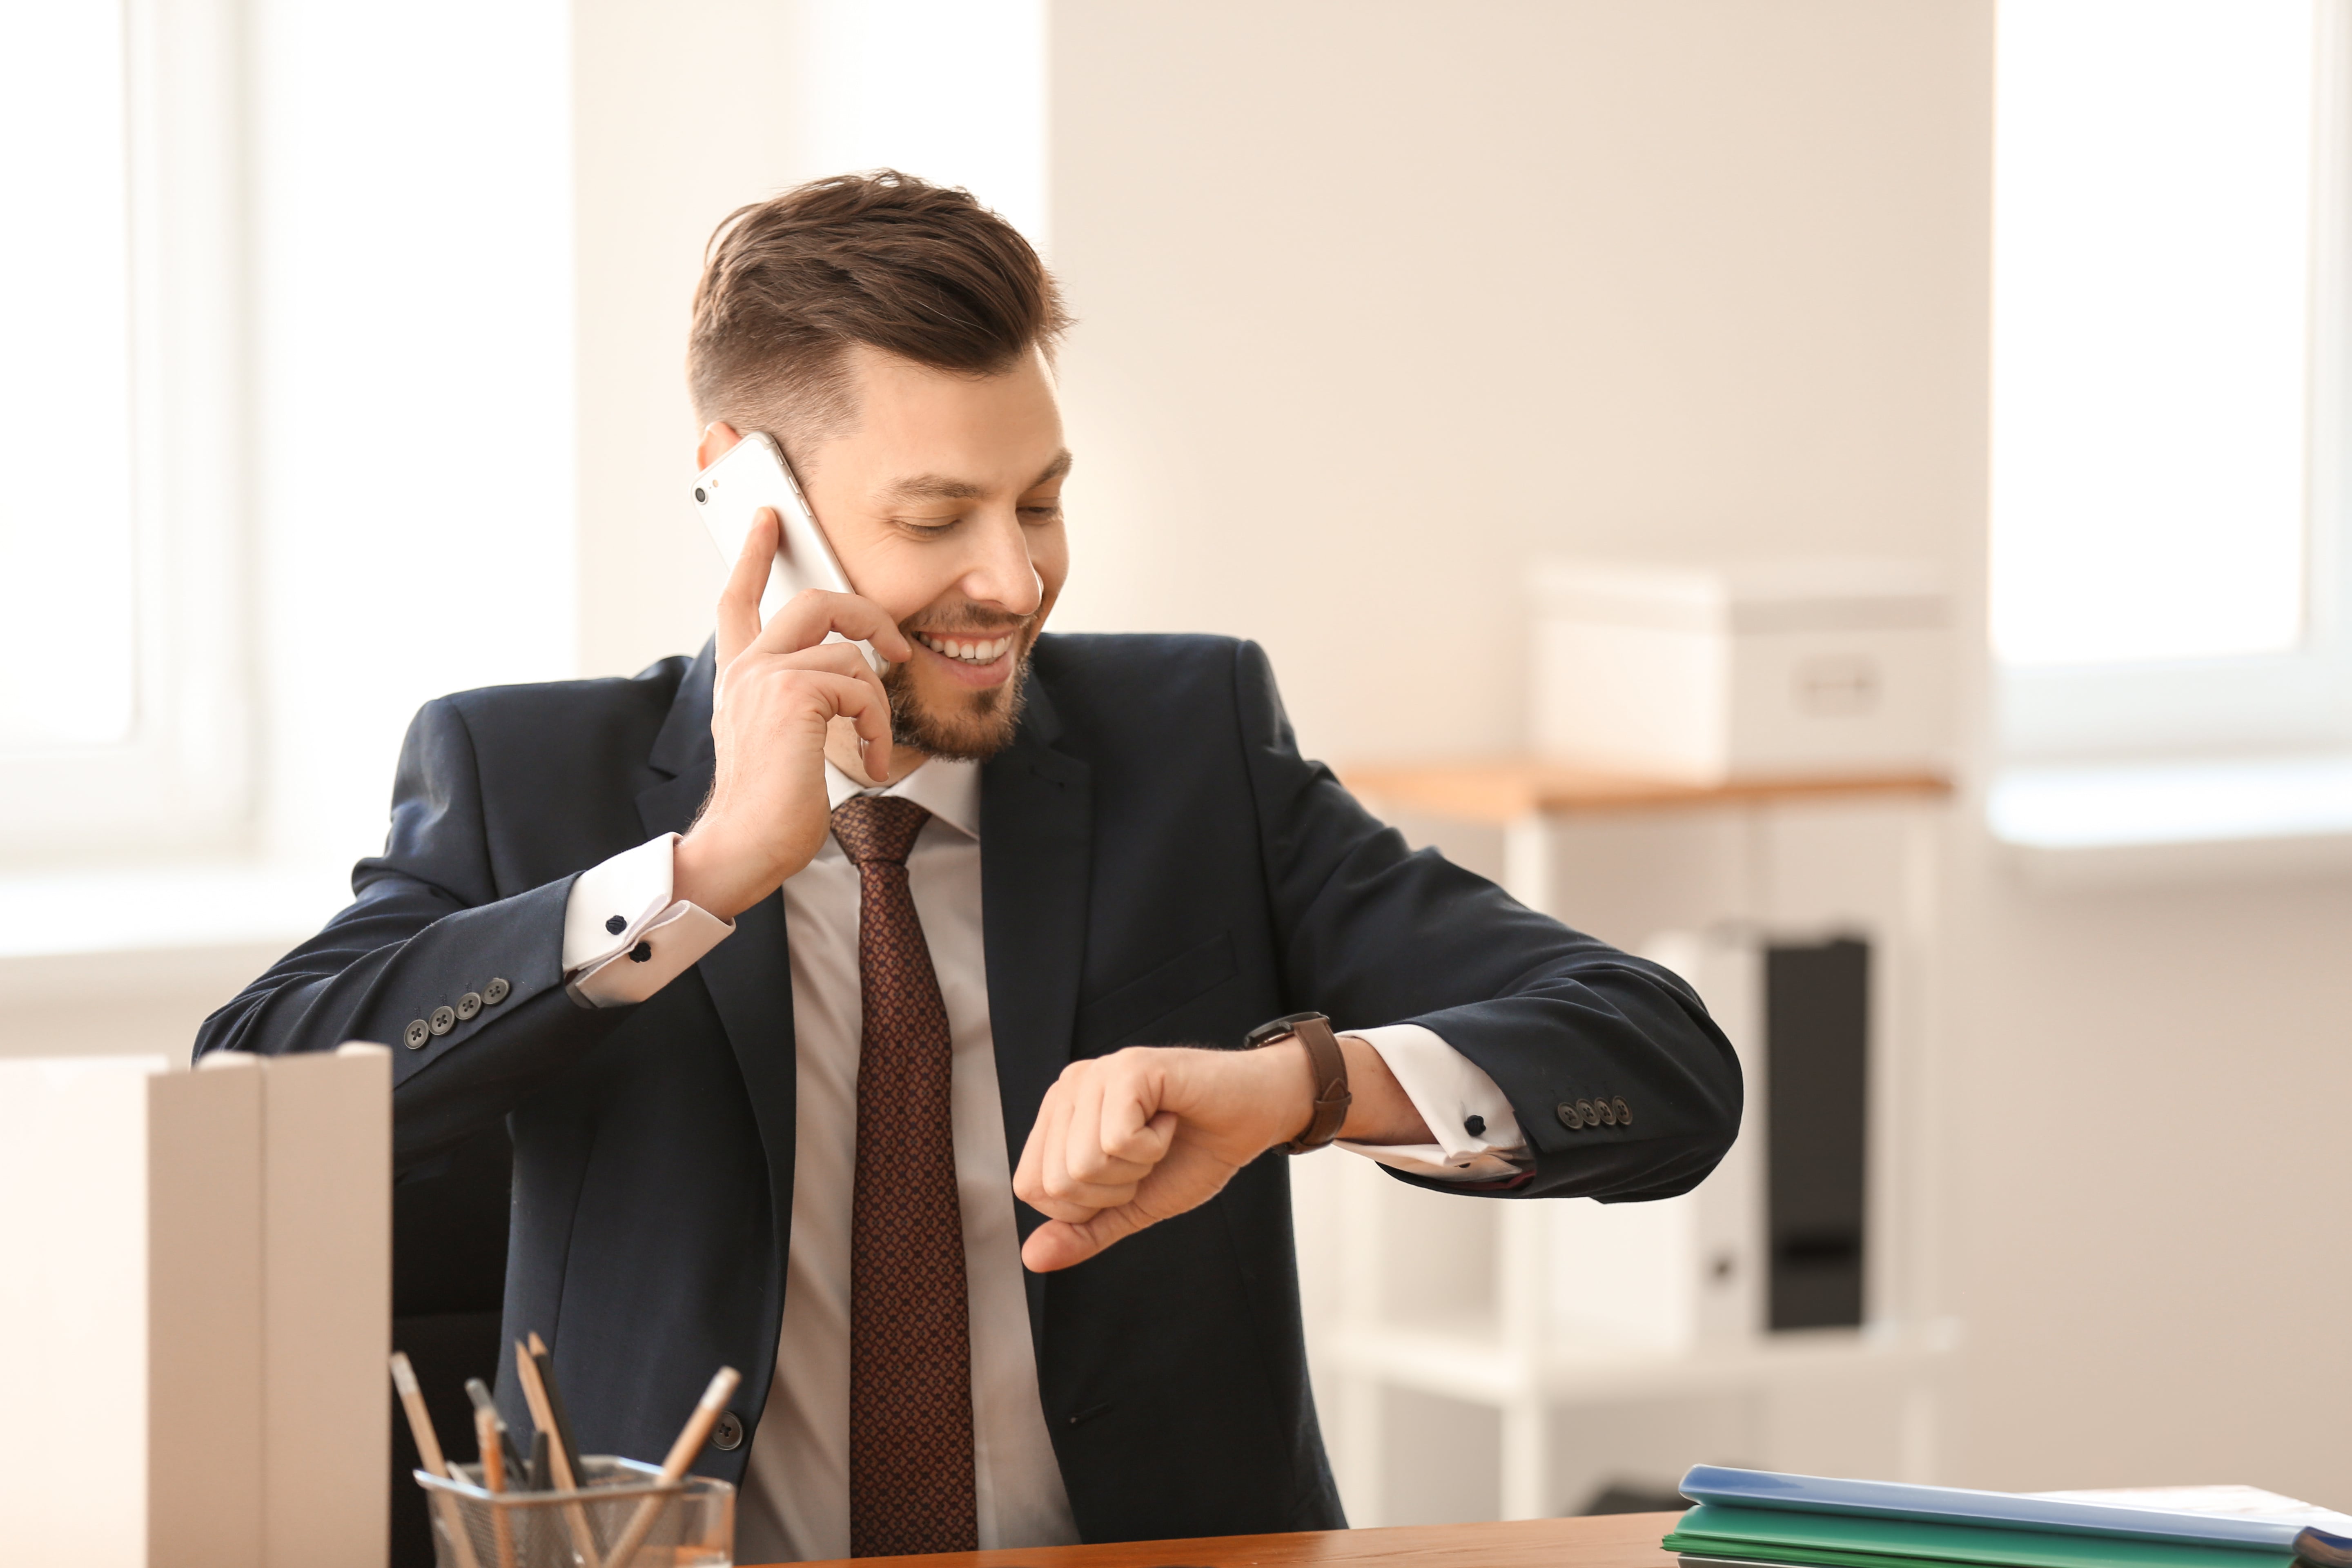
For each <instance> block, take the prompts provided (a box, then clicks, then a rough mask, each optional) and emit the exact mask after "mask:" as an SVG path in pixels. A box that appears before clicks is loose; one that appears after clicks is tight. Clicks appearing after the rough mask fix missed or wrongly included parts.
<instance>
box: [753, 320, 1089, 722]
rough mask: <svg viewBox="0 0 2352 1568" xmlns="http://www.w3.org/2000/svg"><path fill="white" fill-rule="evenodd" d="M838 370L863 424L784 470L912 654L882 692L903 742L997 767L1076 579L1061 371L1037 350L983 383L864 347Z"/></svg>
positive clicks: (852, 424) (801, 453)
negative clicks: (1033, 669)
mask: <svg viewBox="0 0 2352 1568" xmlns="http://www.w3.org/2000/svg"><path fill="white" fill-rule="evenodd" d="M844 369H845V370H846V371H847V373H848V385H847V387H846V388H845V390H846V391H847V392H848V393H849V397H848V399H847V400H846V401H847V402H848V403H849V404H850V405H851V406H852V407H854V409H855V410H856V412H855V414H854V415H853V416H851V418H850V419H849V420H848V421H847V422H846V423H845V425H844V426H841V427H838V428H835V429H834V430H831V431H828V432H827V433H825V434H824V436H822V437H819V438H817V439H815V440H814V441H813V442H810V443H805V444H804V449H803V450H795V451H793V452H791V453H790V454H789V456H790V458H791V460H792V463H793V469H794V471H795V473H796V474H797V475H798V476H799V479H800V481H801V488H802V490H803V492H804V493H805V494H806V495H807V497H808V500H809V506H810V508H811V510H814V512H815V513H816V516H817V521H819V522H820V523H821V524H822V525H823V526H824V531H825V537H826V538H827V539H828V540H829V541H830V542H832V545H833V551H834V553H835V555H837V556H839V557H840V559H841V565H842V570H843V571H845V572H846V573H847V574H849V581H850V584H851V585H852V586H854V587H855V588H856V590H857V592H858V593H860V594H862V595H865V596H866V597H867V598H869V599H871V600H873V601H874V602H875V603H876V604H877V605H881V607H882V609H883V610H884V612H885V613H887V615H889V616H890V617H891V618H892V619H894V620H896V621H897V622H898V626H899V628H900V629H901V630H902V631H904V632H905V633H906V634H907V639H908V641H909V642H910V643H912V644H913V645H914V647H915V653H914V657H913V658H911V659H910V660H908V662H907V663H906V664H903V665H898V666H896V667H894V668H892V669H891V670H890V671H889V673H888V674H887V675H886V676H885V677H884V678H883V684H884V686H885V688H886V689H887V690H888V691H889V693H890V710H891V719H892V727H893V729H894V731H895V739H896V740H898V742H900V743H902V744H905V745H908V746H912V747H914V748H916V749H917V750H919V751H921V752H928V753H929V754H931V755H934V756H946V757H971V758H984V757H987V756H990V755H992V754H993V753H995V752H998V751H1001V750H1003V748H1004V747H1005V746H1006V745H1007V744H1009V743H1010V742H1011V741H1012V739H1013V727H1014V725H1015V723H1016V722H1017V721H1018V720H1019V718H1020V700H1021V678H1022V675H1023V672H1024V670H1025V668H1027V664H1028V658H1029V650H1030V647H1032V645H1033V644H1034V643H1035V641H1036V638H1037V633H1038V631H1039V630H1040V629H1041V628H1042V627H1043V626H1045V617H1046V616H1048V615H1049V614H1051V613H1052V611H1053V607H1054V601H1055V598H1056V597H1058V596H1059V595H1060V594H1061V591H1062V582H1063V579H1064V578H1065V577H1066V575H1067V574H1068V572H1069V564H1070V551H1069V540H1068V536H1067V535H1066V533H1065V531H1064V530H1063V525H1062V500H1061V497H1062V481H1063V479H1064V477H1065V476H1066V474H1067V473H1068V472H1069V468H1070V454H1069V450H1068V448H1067V447H1064V446H1063V444H1062V411H1061V405H1060V402H1059V400H1058V399H1057V398H1056V397H1055V391H1054V382H1053V376H1052V373H1051V372H1050V371H1049V370H1048V368H1047V366H1046V363H1045V356H1044V355H1043V354H1042V353H1038V352H1036V351H1035V350H1032V351H1031V352H1030V353H1028V354H1027V355H1025V356H1024V358H1022V359H1021V360H1019V361H1018V362H1016V363H1015V364H1014V365H1013V368H1012V369H1011V370H1009V371H1006V372H1004V373H1003V374H996V375H977V376H976V375H966V374H958V373H955V372H952V371H940V370H933V369H930V368H929V367H927V366H924V365H919V364H917V363H914V362H913V361H911V360H908V359H902V358H900V357H899V356H898V355H896V354H891V353H884V352H883V351H881V350H879V349H875V348H870V347H867V346H866V345H864V344H853V345H851V346H850V347H849V348H848V349H847V351H846V352H845V362H844Z"/></svg>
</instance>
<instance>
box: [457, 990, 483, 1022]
mask: <svg viewBox="0 0 2352 1568" xmlns="http://www.w3.org/2000/svg"><path fill="white" fill-rule="evenodd" d="M481 1010H482V994H481V993H480V992H478V991H468V992H467V993H466V994H464V995H463V996H460V997H458V998H457V1022H459V1023H461V1024H462V1023H464V1022H465V1021H466V1020H467V1019H468V1018H470V1017H472V1016H474V1015H475V1014H477V1013H478V1012H480V1011H481Z"/></svg>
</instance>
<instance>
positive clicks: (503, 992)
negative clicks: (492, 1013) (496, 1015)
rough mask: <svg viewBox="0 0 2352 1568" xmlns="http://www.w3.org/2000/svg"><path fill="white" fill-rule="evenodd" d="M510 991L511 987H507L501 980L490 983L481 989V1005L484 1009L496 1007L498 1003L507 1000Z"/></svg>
mask: <svg viewBox="0 0 2352 1568" xmlns="http://www.w3.org/2000/svg"><path fill="white" fill-rule="evenodd" d="M512 989H513V987H512V986H509V984H507V983H506V982H505V981H503V980H493V981H491V982H490V983H489V984H488V985H485V986H483V987H482V1005H484V1006H485V1007H495V1006H497V1005H499V1003H501V1002H503V1001H505V1000H506V999H507V993H508V992H509V991H510V990H512Z"/></svg>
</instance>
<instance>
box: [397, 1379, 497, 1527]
mask: <svg viewBox="0 0 2352 1568" xmlns="http://www.w3.org/2000/svg"><path fill="white" fill-rule="evenodd" d="M392 1386H393V1387H394V1389H396V1390H398V1391H399V1394H400V1407H401V1408H402V1409H403V1410H404V1411H406V1412H407V1413H408V1435H409V1436H412V1437H414V1438H415V1439H416V1458H418V1460H420V1461H421V1462H422V1463H423V1464H424V1466H425V1470H426V1471H427V1472H428V1473H429V1474H432V1475H436V1476H438V1477H440V1478H441V1479H443V1480H445V1481H446V1480H447V1479H450V1477H449V1462H448V1460H446V1459H445V1458H442V1457H441V1437H440V1435H439V1434H438V1433H436V1432H435V1431H434V1430H433V1415H432V1413H431V1412H430V1411H428V1410H426V1409H425V1391H424V1390H423V1389H422V1388H419V1387H418V1386H417V1385H416V1369H415V1367H413V1366H411V1365H409V1364H408V1357H407V1355H406V1353H405V1352H401V1351H394V1352H392ZM426 1490H427V1492H428V1493H430V1495H431V1497H432V1499H433V1507H434V1510H435V1511H436V1512H437V1513H438V1514H440V1516H441V1528H442V1529H443V1530H445V1531H448V1534H449V1543H450V1547H451V1549H452V1550H453V1551H455V1552H457V1561H458V1562H459V1563H462V1564H464V1565H465V1568H479V1564H478V1561H477V1559H476V1558H475V1556H474V1542H473V1541H472V1539H471V1538H470V1537H468V1536H467V1534H466V1521H464V1520H463V1519H461V1518H459V1517H458V1514H457V1500H456V1499H455V1498H453V1497H451V1496H450V1495H449V1494H448V1493H447V1492H443V1491H433V1490H432V1489H431V1488H427V1489H426Z"/></svg>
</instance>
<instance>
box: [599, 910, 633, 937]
mask: <svg viewBox="0 0 2352 1568" xmlns="http://www.w3.org/2000/svg"><path fill="white" fill-rule="evenodd" d="M604 929H605V930H606V931H610V932H612V933H613V934H614V936H618V935H620V934H621V933H622V932H623V931H626V930H628V929H629V922H628V921H625V920H623V919H622V918H621V917H620V916H618V915H614V917H613V918H612V919H611V920H608V921H605V922H604Z"/></svg>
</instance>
